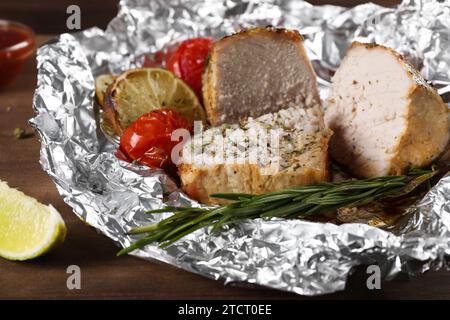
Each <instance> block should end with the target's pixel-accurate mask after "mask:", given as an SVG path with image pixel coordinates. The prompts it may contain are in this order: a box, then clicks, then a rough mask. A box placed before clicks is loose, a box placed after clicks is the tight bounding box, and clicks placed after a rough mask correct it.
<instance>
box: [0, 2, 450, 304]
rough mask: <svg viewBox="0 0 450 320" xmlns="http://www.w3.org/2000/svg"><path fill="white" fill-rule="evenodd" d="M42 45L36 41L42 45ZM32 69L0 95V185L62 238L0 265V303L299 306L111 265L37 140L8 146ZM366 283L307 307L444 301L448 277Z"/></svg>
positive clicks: (126, 260)
mask: <svg viewBox="0 0 450 320" xmlns="http://www.w3.org/2000/svg"><path fill="white" fill-rule="evenodd" d="M3 1H4V0H3ZM8 1H9V0H8ZM11 3H12V2H11ZM2 4H3V2H2ZM47 39H49V38H48V37H39V39H38V40H39V42H40V43H42V42H43V41H45V40H47ZM35 69H36V67H35V63H34V60H30V61H29V62H28V63H27V65H26V67H25V69H24V70H23V73H22V74H21V76H20V78H19V79H18V80H17V81H16V82H15V83H14V84H13V85H11V86H10V87H8V88H6V89H4V90H3V91H0V179H2V180H6V181H8V182H9V184H10V185H11V186H13V187H17V188H19V189H20V190H22V191H24V192H26V193H27V194H29V195H31V196H34V197H36V198H37V199H39V200H40V201H41V202H43V203H51V204H53V205H54V206H55V207H56V208H57V209H58V211H59V212H61V214H62V215H63V218H64V220H65V221H66V224H67V227H68V236H67V239H66V241H65V243H64V244H63V245H62V246H61V247H60V248H58V249H57V250H56V251H54V252H52V253H50V254H49V255H47V256H43V257H40V258H38V259H35V260H32V261H28V262H10V261H6V260H2V259H0V299H2V298H3V299H4V298H25V299H56V298H75V299H76V298H87V299H92V298H101V299H102V298H133V299H143V298H149V299H152V298H154V299H155V298H159V299H214V298H221V299H285V298H288V299H306V298H305V297H301V296H298V295H295V294H291V293H285V292H279V291H275V290H270V289H266V288H261V287H248V286H243V285H241V284H232V285H227V286H224V285H223V282H222V281H214V280H210V279H206V278H203V277H201V276H198V275H194V274H191V273H188V272H185V271H182V270H179V269H176V268H174V267H171V266H168V265H165V264H161V263H155V262H148V261H143V260H140V259H137V258H133V257H129V256H127V257H121V258H117V257H116V256H115V253H116V252H117V248H116V247H115V245H114V244H113V243H112V242H111V241H110V240H109V239H107V238H105V237H104V236H101V235H99V234H97V233H96V231H95V230H94V229H92V228H90V227H88V226H86V225H85V224H84V223H83V222H81V221H80V220H79V219H78V218H76V216H75V215H74V214H73V213H72V210H71V208H70V207H68V206H67V205H66V204H65V203H64V202H63V201H62V199H61V197H60V196H59V194H58V192H57V191H56V188H55V186H54V184H53V183H52V181H51V180H50V178H49V177H48V176H47V175H46V174H45V173H44V172H43V171H42V170H41V167H40V164H39V147H40V143H39V141H38V139H37V138H36V136H34V135H31V136H30V137H29V138H26V139H21V140H16V139H15V138H14V135H13V130H14V128H16V127H21V128H24V129H26V131H27V132H28V133H32V129H31V128H30V127H29V126H28V125H27V121H28V119H30V118H31V117H33V110H32V108H31V103H32V95H33V91H34V88H35V83H36V70H35ZM8 110H9V111H8ZM73 264H75V265H79V266H80V267H81V276H82V280H81V290H68V289H67V287H66V280H67V277H68V274H67V273H66V269H67V267H68V266H69V265H73ZM365 283H366V275H365V273H364V270H359V271H358V272H356V274H355V275H353V276H352V277H351V278H350V280H349V284H348V288H347V289H346V290H345V291H343V292H339V293H336V294H332V295H326V296H322V297H317V298H314V299H330V298H333V299H361V298H368V299H420V298H422V299H450V273H447V272H444V271H439V272H430V273H427V274H425V275H422V276H418V277H415V278H413V279H396V280H394V281H391V282H385V283H382V289H381V290H372V291H370V290H368V289H366V285H365Z"/></svg>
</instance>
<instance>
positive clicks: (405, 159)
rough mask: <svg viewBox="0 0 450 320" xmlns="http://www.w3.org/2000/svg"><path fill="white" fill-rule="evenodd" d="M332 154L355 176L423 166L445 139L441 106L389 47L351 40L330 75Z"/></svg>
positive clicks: (439, 150)
mask: <svg viewBox="0 0 450 320" xmlns="http://www.w3.org/2000/svg"><path fill="white" fill-rule="evenodd" d="M325 114H326V115H325V119H326V122H327V124H328V126H329V127H330V129H332V130H333V131H334V134H333V136H332V138H331V140H330V152H331V155H332V157H333V158H334V159H335V160H336V161H338V162H340V163H341V164H343V165H344V166H345V167H347V168H348V169H349V170H350V171H351V172H352V173H353V174H354V175H356V176H358V177H374V176H383V175H391V174H393V175H398V174H402V173H405V172H406V171H407V169H408V168H410V167H424V166H427V165H429V164H430V163H431V162H432V161H433V160H434V159H435V158H436V157H438V156H439V155H440V154H441V153H442V152H443V151H444V150H445V149H446V148H447V143H448V140H449V113H448V108H447V105H446V104H445V103H444V102H443V101H442V99H441V97H440V96H439V95H438V94H437V92H436V91H435V90H434V89H433V88H431V87H430V86H429V85H428V84H427V83H426V82H425V80H424V79H423V77H422V76H421V75H420V73H419V72H418V71H417V70H415V69H414V68H413V67H412V66H411V65H410V64H408V63H407V62H406V61H405V59H404V58H403V57H402V56H401V55H400V54H398V53H396V52H395V51H393V50H392V49H390V48H387V47H384V46H380V45H376V44H364V43H359V42H354V43H353V44H352V45H351V46H350V49H349V51H348V52H347V55H346V56H345V58H344V59H343V61H342V63H341V65H340V67H339V68H338V70H337V71H336V74H335V75H334V77H333V79H332V86H331V92H330V98H329V101H328V106H327V108H326V111H325Z"/></svg>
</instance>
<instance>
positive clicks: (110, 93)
mask: <svg viewBox="0 0 450 320" xmlns="http://www.w3.org/2000/svg"><path fill="white" fill-rule="evenodd" d="M159 108H173V109H175V110H177V111H178V112H180V113H181V114H182V115H184V116H185V117H186V118H188V119H189V120H191V121H195V120H199V121H203V122H204V121H205V119H206V117H205V112H204V110H203V107H202V105H201V104H200V102H199V100H198V98H197V96H196V95H195V93H194V92H193V91H192V89H191V88H189V86H188V85H187V84H186V83H184V82H183V81H182V80H181V79H178V78H177V77H175V76H174V74H173V73H171V72H169V71H167V70H164V69H158V68H141V69H132V70H129V71H126V72H125V73H123V74H122V75H120V76H119V77H117V79H116V80H115V81H114V83H113V84H111V85H110V86H109V87H108V90H107V92H106V96H105V105H104V111H105V116H106V117H107V119H108V120H110V122H112V125H113V127H114V129H115V131H116V132H117V133H119V134H120V133H121V132H122V130H123V129H125V128H126V127H127V126H128V125H130V124H131V123H132V122H133V121H134V120H136V119H137V118H139V117H140V116H141V115H143V114H145V113H148V112H151V111H153V110H156V109H159Z"/></svg>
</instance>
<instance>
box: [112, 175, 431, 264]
mask: <svg viewBox="0 0 450 320" xmlns="http://www.w3.org/2000/svg"><path fill="white" fill-rule="evenodd" d="M437 172H438V171H437V170H436V169H435V168H434V167H433V168H432V169H431V170H422V169H421V170H418V169H413V170H410V171H409V173H408V174H407V175H402V176H385V177H377V178H370V179H364V180H346V181H343V182H336V183H333V182H322V183H318V184H313V185H307V186H300V187H295V188H289V189H284V190H282V191H277V192H271V193H266V194H262V195H252V194H242V193H225V194H214V195H211V196H212V197H215V198H220V199H226V200H230V201H231V203H230V204H226V205H222V206H218V207H215V208H210V209H208V208H184V207H166V208H162V209H157V210H151V211H148V213H149V214H156V213H162V212H174V214H173V215H172V216H170V217H169V218H167V219H164V220H162V221H160V222H158V223H155V224H152V225H149V226H143V227H138V228H135V229H133V230H131V231H130V233H132V234H137V233H146V235H145V236H144V237H143V238H141V239H139V240H138V241H136V242H135V243H133V244H132V245H131V246H129V247H127V248H124V249H122V250H121V251H120V252H119V253H118V255H124V254H126V253H128V252H131V251H133V250H135V249H139V248H142V247H143V246H145V245H147V244H151V243H159V245H160V247H161V248H165V247H167V246H169V245H171V244H173V243H174V242H176V241H177V240H179V239H181V238H183V237H184V236H186V235H188V234H190V233H192V232H194V231H196V230H198V229H201V228H205V227H212V229H211V232H216V231H218V230H219V229H220V228H221V227H223V226H225V225H232V224H234V223H236V222H239V221H243V220H247V219H257V218H263V219H271V218H284V219H296V218H306V217H310V216H314V215H320V214H325V213H329V212H333V211H335V210H336V209H339V208H344V207H347V208H352V207H360V206H363V205H367V204H369V203H373V202H376V201H377V202H380V201H383V200H393V199H396V198H400V197H404V196H405V195H408V194H410V193H411V192H412V191H414V190H415V189H416V188H417V187H418V186H420V185H422V184H423V183H425V182H428V181H429V180H430V179H431V178H432V177H433V176H435V175H436V174H437Z"/></svg>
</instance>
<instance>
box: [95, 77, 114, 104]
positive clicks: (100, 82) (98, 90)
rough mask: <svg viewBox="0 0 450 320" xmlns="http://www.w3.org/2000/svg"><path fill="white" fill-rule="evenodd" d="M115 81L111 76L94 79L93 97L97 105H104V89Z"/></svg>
mask: <svg viewBox="0 0 450 320" xmlns="http://www.w3.org/2000/svg"><path fill="white" fill-rule="evenodd" d="M114 80H116V77H114V76H113V75H111V74H102V75H100V76H98V77H97V78H95V96H96V97H97V101H98V103H99V104H100V105H101V106H102V107H103V106H104V105H105V94H106V89H108V87H109V86H110V85H111V84H112V83H113V82H114Z"/></svg>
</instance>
